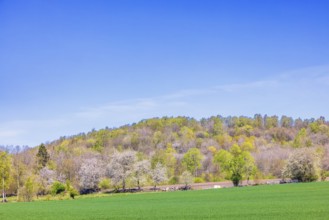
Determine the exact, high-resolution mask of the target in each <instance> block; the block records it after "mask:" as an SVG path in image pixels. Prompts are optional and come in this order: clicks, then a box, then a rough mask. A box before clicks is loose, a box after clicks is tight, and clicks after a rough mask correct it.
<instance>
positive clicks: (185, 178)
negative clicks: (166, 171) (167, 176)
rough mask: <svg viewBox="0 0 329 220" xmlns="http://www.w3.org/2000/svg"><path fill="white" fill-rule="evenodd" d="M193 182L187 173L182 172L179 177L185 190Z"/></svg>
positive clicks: (190, 175)
mask: <svg viewBox="0 0 329 220" xmlns="http://www.w3.org/2000/svg"><path fill="white" fill-rule="evenodd" d="M192 182H193V176H192V174H191V173H190V172H189V171H184V172H183V173H182V175H181V183H184V184H185V188H187V186H188V185H189V184H191V183H192Z"/></svg>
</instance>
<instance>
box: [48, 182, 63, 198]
mask: <svg viewBox="0 0 329 220" xmlns="http://www.w3.org/2000/svg"><path fill="white" fill-rule="evenodd" d="M64 191H65V185H64V184H62V183H60V182H58V181H55V182H54V183H53V185H52V186H51V194H52V195H57V194H60V193H62V192H64Z"/></svg>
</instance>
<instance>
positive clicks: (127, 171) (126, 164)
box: [106, 151, 136, 191]
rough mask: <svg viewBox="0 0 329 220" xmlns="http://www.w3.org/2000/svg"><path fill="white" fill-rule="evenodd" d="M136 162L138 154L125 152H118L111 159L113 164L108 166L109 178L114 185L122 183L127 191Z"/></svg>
mask: <svg viewBox="0 0 329 220" xmlns="http://www.w3.org/2000/svg"><path fill="white" fill-rule="evenodd" d="M135 161H136V152H134V151H125V152H122V153H119V152H116V153H114V154H113V156H112V158H111V162H110V163H109V164H108V165H107V173H106V174H107V176H108V177H110V178H111V180H112V183H113V184H114V185H117V184H119V183H120V182H121V183H122V189H123V191H125V190H126V181H127V179H128V178H129V177H130V176H131V175H132V173H133V171H134V163H135Z"/></svg>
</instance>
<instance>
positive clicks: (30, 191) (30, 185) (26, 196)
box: [19, 177, 36, 202]
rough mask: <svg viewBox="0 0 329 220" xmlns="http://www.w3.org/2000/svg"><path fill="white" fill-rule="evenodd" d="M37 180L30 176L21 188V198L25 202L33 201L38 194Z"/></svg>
mask: <svg viewBox="0 0 329 220" xmlns="http://www.w3.org/2000/svg"><path fill="white" fill-rule="evenodd" d="M34 186H35V182H34V180H33V179H32V178H31V177H29V178H28V179H27V180H26V182H25V184H24V187H22V188H21V189H20V190H19V192H20V193H19V200H20V201H21V200H23V201H24V202H31V201H33V197H34V196H35V194H36V189H35V187H34Z"/></svg>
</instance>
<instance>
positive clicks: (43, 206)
mask: <svg viewBox="0 0 329 220" xmlns="http://www.w3.org/2000/svg"><path fill="white" fill-rule="evenodd" d="M328 216H329V182H319V183H301V184H286V185H267V186H257V187H242V188H225V189H211V190H200V191H187V192H164V193H140V194H116V195H108V196H104V197H98V198H90V197H86V198H84V197H81V198H79V199H76V200H63V201H39V202H31V203H7V204H0V219H1V220H6V219H38V220H40V219H47V220H51V219H56V220H58V219H59V220H65V219H99V220H101V219H152V220H153V219H328Z"/></svg>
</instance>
